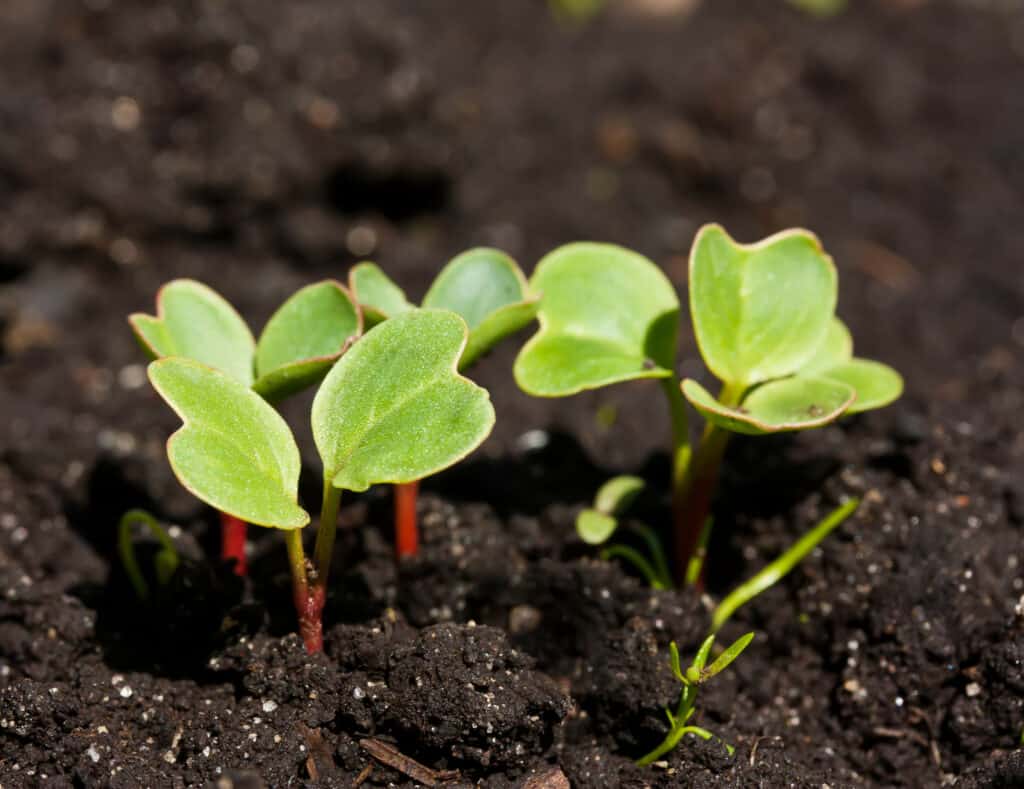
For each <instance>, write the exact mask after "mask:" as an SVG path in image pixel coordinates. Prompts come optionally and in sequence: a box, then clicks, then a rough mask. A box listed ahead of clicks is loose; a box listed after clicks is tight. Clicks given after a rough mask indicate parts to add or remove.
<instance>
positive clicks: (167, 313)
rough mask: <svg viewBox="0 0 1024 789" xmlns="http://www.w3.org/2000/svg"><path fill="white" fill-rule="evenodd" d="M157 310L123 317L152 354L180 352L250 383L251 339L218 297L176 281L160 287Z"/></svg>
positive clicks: (195, 285) (199, 286)
mask: <svg viewBox="0 0 1024 789" xmlns="http://www.w3.org/2000/svg"><path fill="white" fill-rule="evenodd" d="M156 310H157V314H156V317H154V316H152V315H146V314H144V313H140V312H137V313H135V314H133V315H132V316H131V317H129V319H128V320H129V322H130V323H131V325H132V329H134V331H135V335H136V336H137V337H138V338H139V341H140V342H141V343H142V347H143V348H144V349H145V350H146V352H147V353H149V355H150V357H151V358H153V359H161V358H164V357H167V356H184V357H187V358H189V359H195V360H196V361H199V362H202V363H203V364H206V365H208V366H210V367H213V368H216V369H217V370H222V371H224V372H225V373H227V374H228V375H230V376H231V377H232V378H234V379H235V380H237V381H240V382H241V383H243V384H245V385H246V386H250V385H251V384H252V381H253V355H254V353H255V347H256V343H255V341H254V340H253V337H252V333H251V332H250V331H249V327H248V326H246V324H245V321H244V320H242V317H241V316H240V315H239V314H238V313H237V312H236V311H235V308H234V307H232V306H231V305H230V304H229V303H228V302H227V301H226V300H225V299H224V297H223V296H221V295H220V294H218V293H217V292H216V291H215V290H213V289H212V288H209V287H207V286H206V285H204V284H202V283H201V282H196V281H195V280H191V279H176V280H172V281H171V282H168V283H167V284H166V285H164V286H163V287H162V288H160V292H159V293H157V297H156Z"/></svg>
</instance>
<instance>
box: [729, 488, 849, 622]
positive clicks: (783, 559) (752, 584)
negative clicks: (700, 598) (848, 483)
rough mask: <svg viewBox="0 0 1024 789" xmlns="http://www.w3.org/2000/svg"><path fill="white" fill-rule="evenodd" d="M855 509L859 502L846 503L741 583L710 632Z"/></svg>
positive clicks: (796, 561) (789, 566)
mask: <svg viewBox="0 0 1024 789" xmlns="http://www.w3.org/2000/svg"><path fill="white" fill-rule="evenodd" d="M858 506H860V500H859V499H849V500H848V501H846V502H845V503H843V504H841V505H840V506H838V507H836V509H834V510H833V511H832V512H830V513H829V514H828V515H827V516H826V517H825V518H824V519H822V521H821V522H820V523H818V525H817V526H815V527H814V528H813V529H811V530H810V531H809V532H807V533H806V534H805V535H804V536H803V537H801V538H800V539H799V540H797V541H796V542H795V543H793V545H791V546H790V547H789V548H788V549H786V551H785V553H783V554H782V555H781V556H779V557H778V558H777V559H775V560H774V561H772V562H770V563H769V564H768V565H766V566H765V567H763V568H762V569H761V570H760V571H758V573H757V574H756V575H754V576H753V577H752V578H750V580H748V581H745V582H743V583H742V584H740V585H739V586H737V587H736V588H735V589H733V590H732V591H731V592H730V593H729V594H727V595H726V596H725V597H723V598H722V600H721V602H720V603H719V604H718V605H717V606H716V607H715V611H714V613H713V614H712V615H711V632H712V633H717V632H718V631H719V630H720V629H721V628H722V626H723V625H724V624H725V623H726V622H727V621H728V620H729V618H730V617H731V616H732V615H733V614H734V613H736V610H737V609H738V608H739V607H740V606H742V605H745V604H746V603H749V602H750V601H751V600H753V599H754V598H755V597H757V596H758V595H759V594H761V592H763V591H765V590H766V589H768V588H769V587H771V586H774V585H775V584H776V583H777V582H778V581H780V580H782V578H784V577H785V576H786V575H787V574H789V572H790V571H791V570H792V569H793V568H794V567H796V566H797V565H798V564H799V563H800V562H801V561H802V560H803V558H804V557H805V556H807V554H809V553H810V552H811V551H813V550H814V549H815V548H816V547H817V546H818V544H819V543H820V542H821V541H822V540H824V539H825V538H826V537H827V536H828V535H829V534H831V533H832V532H833V531H834V530H835V529H836V527H837V526H839V525H840V524H841V523H843V521H845V520H846V519H847V518H849V517H850V516H851V515H853V513H854V512H856V511H857V507H858Z"/></svg>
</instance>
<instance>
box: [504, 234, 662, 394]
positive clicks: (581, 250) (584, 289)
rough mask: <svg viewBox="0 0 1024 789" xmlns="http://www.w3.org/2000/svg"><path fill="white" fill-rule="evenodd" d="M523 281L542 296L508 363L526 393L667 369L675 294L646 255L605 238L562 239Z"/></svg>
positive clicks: (577, 388) (574, 388)
mask: <svg viewBox="0 0 1024 789" xmlns="http://www.w3.org/2000/svg"><path fill="white" fill-rule="evenodd" d="M530 288H531V290H532V291H533V292H534V293H539V294H540V296H541V304H540V310H539V313H538V317H539V318H540V331H538V332H537V334H535V335H534V336H533V337H532V338H531V339H530V341H529V342H527V343H526V345H525V347H524V348H523V350H522V351H521V352H520V353H519V357H518V358H517V359H516V363H515V377H516V382H517V383H518V384H519V386H520V387H521V388H522V389H523V390H524V391H525V392H527V393H528V394H532V395H536V396H539V397H563V396H565V395H571V394H576V393H577V392H581V391H583V390H585V389H596V388H598V387H601V386H605V385H607V384H612V383H616V382H618V381H629V380H633V379H637V378H666V377H668V376H670V375H671V374H672V368H673V366H674V364H675V352H676V341H677V334H678V331H679V299H678V298H677V297H676V293H675V290H674V289H673V288H672V283H671V282H669V280H668V278H667V277H666V276H665V275H664V274H663V273H662V272H661V270H660V269H659V268H658V267H657V266H655V265H654V264H653V263H652V262H651V261H649V260H648V259H647V258H645V257H643V256H642V255H638V254H637V253H635V252H631V251H630V250H628V249H624V248H622V247H618V246H614V245H612V244H594V243H575V244H568V245H566V246H563V247H560V248H558V249H556V250H555V251H553V252H551V253H550V254H548V255H547V256H546V257H545V258H544V259H543V260H542V261H541V262H540V263H539V264H537V270H536V271H535V272H534V274H533V277H532V278H531V280H530Z"/></svg>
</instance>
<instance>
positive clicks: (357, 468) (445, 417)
mask: <svg viewBox="0 0 1024 789" xmlns="http://www.w3.org/2000/svg"><path fill="white" fill-rule="evenodd" d="M468 335H469V331H468V328H467V326H466V323H465V321H463V319H462V318H461V317H459V316H458V315H456V314H454V313H452V312H449V311H446V310H417V311H415V312H410V313H408V314H405V315H400V316H397V317H395V318H393V319H391V320H388V321H385V322H384V323H382V324H380V325H379V326H377V327H375V328H374V329H372V330H371V331H369V332H367V333H366V334H365V335H364V336H363V337H362V338H361V339H360V340H359V341H358V342H356V343H354V344H353V345H352V348H351V349H350V350H348V351H347V352H346V353H345V354H344V356H342V357H341V358H340V360H338V361H337V362H336V363H335V364H334V366H333V367H331V369H330V372H329V373H328V374H327V376H326V377H325V378H324V380H323V383H322V384H321V385H320V388H319V390H318V391H317V393H316V397H315V398H314V401H313V408H312V427H313V437H314V440H315V443H316V446H317V449H318V451H319V453H320V458H321V460H322V462H323V468H324V476H323V503H322V507H321V511H320V522H319V527H318V529H317V537H316V546H315V549H314V553H313V557H312V559H311V560H310V559H307V557H306V555H305V553H304V550H303V544H302V528H303V527H304V526H305V525H306V524H307V523H308V522H309V520H310V517H309V514H308V513H307V512H306V511H305V510H304V509H303V508H302V507H301V506H300V505H299V502H298V481H299V470H300V459H299V449H298V446H297V445H296V443H295V439H294V437H293V436H292V433H291V431H290V430H289V428H288V425H287V424H286V423H285V421H284V419H283V418H282V417H281V415H280V414H278V412H277V411H276V410H274V408H273V407H272V406H271V405H269V404H268V403H267V402H266V400H264V399H263V398H262V397H260V396H259V395H258V394H256V392H254V391H253V390H252V389H251V388H250V387H249V386H247V385H246V384H244V383H243V382H241V381H239V380H237V379H236V378H234V377H232V376H230V375H228V374H226V373H224V372H221V371H220V370H217V369H214V368H212V367H209V366H207V365H205V364H203V363H201V362H199V361H196V360H195V359H191V358H185V357H173V356H172V357H167V358H163V359H159V360H157V361H155V362H153V363H151V364H150V366H149V371H148V372H149V378H150V381H151V382H152V384H153V386H154V388H155V389H156V390H157V392H158V393H159V394H160V395H161V396H162V397H163V398H164V399H165V400H166V401H167V403H168V404H169V405H170V406H171V408H173V409H174V411H175V412H177V414H178V415H179V416H180V417H181V419H182V422H183V423H184V424H183V426H182V427H181V428H180V429H179V430H177V431H176V432H175V433H174V434H173V435H172V436H171V438H170V439H169V440H168V442H167V454H168V458H169V460H170V463H171V467H172V469H173V471H174V473H175V474H176V476H177V477H178V479H179V481H180V482H181V483H182V485H184V486H185V488H186V489H188V490H189V491H190V492H192V493H193V494H194V495H195V496H196V497H197V498H199V499H200V500H202V501H204V502H206V503H207V504H209V505H211V506H213V507H216V508H217V509H219V510H221V511H222V512H227V513H229V514H231V515H233V516H235V517H237V518H240V519H242V520H245V521H246V522H248V523H251V524H255V525H259V526H265V527H270V528H277V529H280V530H282V532H283V533H284V536H285V543H286V546H287V549H288V557H289V565H290V568H291V572H292V581H293V592H294V598H295V607H296V611H297V613H298V619H299V631H300V633H301V635H302V638H303V641H304V642H305V644H306V649H307V650H308V651H309V652H310V653H312V652H317V651H320V650H321V649H322V647H323V624H322V612H323V608H324V604H325V602H326V597H327V581H328V576H329V572H330V567H331V558H332V554H333V548H334V539H335V531H336V528H337V516H338V508H339V505H340V501H341V492H342V491H343V490H350V491H364V490H366V489H367V488H368V487H369V486H370V485H373V484H378V483H391V484H396V483H404V482H409V481H411V480H414V479H420V478H422V477H423V476H426V475H429V474H433V473H436V472H438V471H441V470H442V469H444V468H447V467H448V466H450V465H452V464H453V463H455V462H457V461H458V460H460V459H461V458H463V457H464V456H465V455H467V454H468V453H470V452H471V451H473V450H474V449H475V448H476V447H477V446H479V444H480V443H481V442H482V441H483V440H484V438H486V437H487V435H488V434H489V433H490V431H491V428H492V427H493V425H494V409H493V408H492V407H491V403H490V398H489V396H488V394H487V392H486V390H484V389H482V388H480V387H479V386H477V385H476V384H474V383H473V382H471V381H469V380H468V379H466V378H464V377H462V376H461V375H459V374H458V372H457V369H456V365H457V363H458V360H459V358H460V356H461V354H462V351H463V349H464V347H465V345H466V341H467V339H468Z"/></svg>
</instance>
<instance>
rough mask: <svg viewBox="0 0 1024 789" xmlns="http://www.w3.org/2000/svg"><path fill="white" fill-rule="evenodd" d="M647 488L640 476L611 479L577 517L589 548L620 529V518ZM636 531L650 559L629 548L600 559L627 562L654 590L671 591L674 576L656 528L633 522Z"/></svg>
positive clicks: (617, 547) (616, 547)
mask: <svg viewBox="0 0 1024 789" xmlns="http://www.w3.org/2000/svg"><path fill="white" fill-rule="evenodd" d="M643 488H644V481H643V480H642V479H640V478H639V477H633V476H628V475H627V476H621V477H613V478H612V479H610V480H608V481H607V482H606V483H604V485H602V486H601V488H600V489H599V490H598V491H597V495H596V496H595V497H594V506H593V507H588V508H587V509H585V510H583V511H582V512H580V514H579V515H578V516H576V533H577V534H579V536H580V539H581V540H583V542H585V543H587V544H589V545H604V544H606V543H607V542H608V541H609V540H610V539H611V538H612V536H614V534H615V532H616V531H617V530H618V528H619V518H620V517H621V516H622V514H623V513H625V511H626V510H627V509H628V508H629V505H630V504H631V503H632V502H633V499H635V498H636V497H637V496H638V495H639V494H640V491H642V490H643ZM629 528H630V530H631V531H633V532H635V533H636V534H637V535H639V536H640V538H641V539H642V540H643V541H644V543H645V544H646V546H647V552H648V556H644V555H643V554H642V553H641V552H640V551H638V550H637V549H636V548H633V547H631V546H629V545H621V544H616V545H610V546H608V547H606V548H603V549H602V550H601V558H602V559H605V560H608V559H611V558H614V557H618V558H620V559H624V560H625V561H627V562H629V563H630V564H632V565H633V567H635V568H636V569H637V570H638V571H639V572H640V574H641V575H642V576H643V577H644V578H646V579H647V582H648V583H649V584H650V585H651V586H652V587H653V588H654V589H671V588H672V585H673V584H672V574H671V572H670V571H669V568H668V560H667V559H666V557H665V551H664V550H662V547H661V540H659V539H658V535H657V534H656V533H655V531H654V529H652V528H651V527H650V526H647V525H646V524H643V523H638V522H635V521H633V522H631V523H630V526H629Z"/></svg>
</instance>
